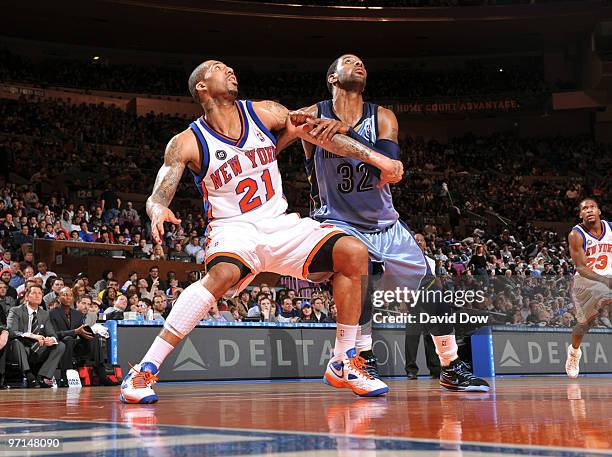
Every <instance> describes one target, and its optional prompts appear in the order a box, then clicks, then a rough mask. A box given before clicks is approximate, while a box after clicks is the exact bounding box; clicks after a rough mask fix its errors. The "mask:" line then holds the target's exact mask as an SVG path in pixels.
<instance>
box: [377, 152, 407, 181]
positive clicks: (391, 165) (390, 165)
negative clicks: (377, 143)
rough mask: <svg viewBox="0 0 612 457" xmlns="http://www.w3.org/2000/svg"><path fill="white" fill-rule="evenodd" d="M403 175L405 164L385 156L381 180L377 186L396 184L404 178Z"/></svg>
mask: <svg viewBox="0 0 612 457" xmlns="http://www.w3.org/2000/svg"><path fill="white" fill-rule="evenodd" d="M403 176H404V165H403V164H402V162H401V161H399V160H393V159H389V158H388V157H385V160H384V162H383V164H382V165H381V167H380V181H379V182H378V184H377V186H376V187H378V188H379V189H380V188H382V187H383V186H384V185H385V184H396V183H398V182H400V181H401V180H402V177H403Z"/></svg>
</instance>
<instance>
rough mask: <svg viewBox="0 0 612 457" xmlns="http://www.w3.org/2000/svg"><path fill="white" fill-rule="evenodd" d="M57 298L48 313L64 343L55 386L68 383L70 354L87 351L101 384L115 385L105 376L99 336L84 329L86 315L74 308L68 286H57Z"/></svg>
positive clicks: (71, 367) (84, 353)
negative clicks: (58, 303)
mask: <svg viewBox="0 0 612 457" xmlns="http://www.w3.org/2000/svg"><path fill="white" fill-rule="evenodd" d="M59 301H60V304H61V306H60V307H58V308H56V309H54V310H53V311H51V312H50V313H49V315H50V316H51V322H53V326H54V327H55V330H56V332H57V336H58V338H59V339H60V341H61V342H63V343H64V345H65V346H66V350H65V351H64V354H63V356H62V360H61V363H60V367H61V373H62V375H61V378H60V381H59V387H68V378H67V376H66V371H67V370H70V369H73V368H74V366H73V361H72V358H73V356H74V355H75V354H82V355H87V356H88V357H89V358H91V359H93V362H94V370H95V372H96V374H97V375H98V377H99V379H100V381H101V383H102V384H103V385H105V386H110V385H115V383H113V382H112V381H111V380H110V379H107V378H106V374H105V372H104V365H103V363H104V361H105V357H104V354H103V352H102V346H103V345H102V341H101V337H100V336H99V335H95V334H93V333H89V332H88V331H87V330H86V328H85V324H84V322H85V317H86V316H85V314H82V313H81V312H79V311H77V310H76V309H74V297H73V295H72V290H71V289H70V288H69V287H64V288H62V290H60V293H59Z"/></svg>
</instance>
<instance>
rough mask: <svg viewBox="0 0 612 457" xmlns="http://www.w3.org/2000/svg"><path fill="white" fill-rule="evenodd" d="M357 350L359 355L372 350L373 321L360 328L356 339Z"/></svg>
mask: <svg viewBox="0 0 612 457" xmlns="http://www.w3.org/2000/svg"><path fill="white" fill-rule="evenodd" d="M355 349H356V350H357V354H359V353H360V352H363V351H371V350H372V321H370V322H368V323H367V324H363V325H360V326H359V329H358V330H357V337H356V338H355Z"/></svg>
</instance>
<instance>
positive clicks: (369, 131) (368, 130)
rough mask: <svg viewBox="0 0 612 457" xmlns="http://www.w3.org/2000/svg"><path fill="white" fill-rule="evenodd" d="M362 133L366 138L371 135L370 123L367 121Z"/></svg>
mask: <svg viewBox="0 0 612 457" xmlns="http://www.w3.org/2000/svg"><path fill="white" fill-rule="evenodd" d="M364 134H365V137H366V138H368V139H369V138H370V137H371V136H372V124H370V123H369V122H366V125H365V132H364Z"/></svg>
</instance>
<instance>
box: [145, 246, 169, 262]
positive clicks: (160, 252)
mask: <svg viewBox="0 0 612 457" xmlns="http://www.w3.org/2000/svg"><path fill="white" fill-rule="evenodd" d="M149 259H150V260H155V261H160V260H166V254H164V248H162V245H161V244H156V245H155V246H153V253H152V254H151V257H150V258H149Z"/></svg>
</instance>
